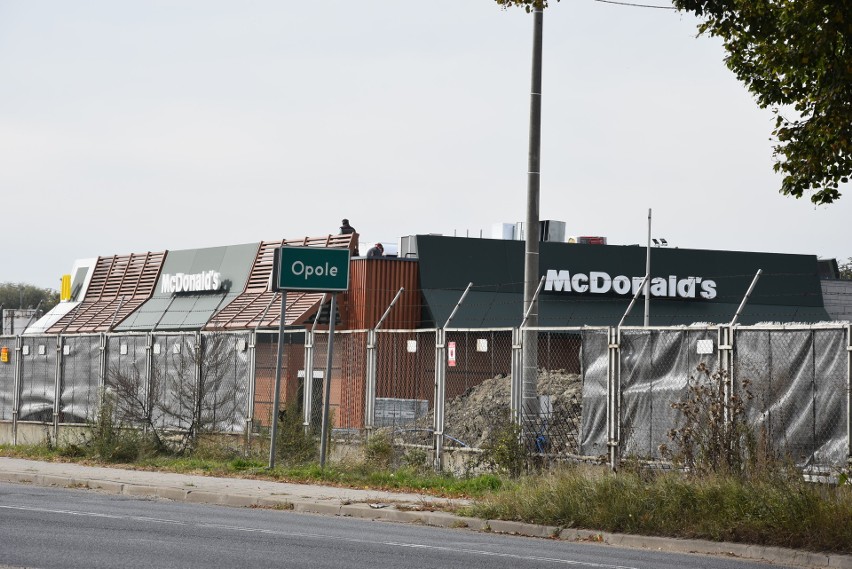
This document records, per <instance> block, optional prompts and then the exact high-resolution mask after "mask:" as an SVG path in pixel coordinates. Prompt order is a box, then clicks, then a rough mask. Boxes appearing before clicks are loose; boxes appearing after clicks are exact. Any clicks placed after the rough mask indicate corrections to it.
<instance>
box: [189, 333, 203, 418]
mask: <svg viewBox="0 0 852 569" xmlns="http://www.w3.org/2000/svg"><path fill="white" fill-rule="evenodd" d="M192 338H193V339H194V340H195V347H194V348H193V349H192V350H190V353H191V354H192V359H193V360H194V361H193V362H192V366H193V368H194V369H195V401H193V403H194V404H195V413H194V418H195V425H196V429H197V432H200V431H201V430H202V427H201V414H202V407H203V406H204V405H203V401H202V400H203V399H204V393H203V391H204V389H205V387H206V386H204V385H203V383H204V382H203V377H202V373H203V372H204V370H202V369H201V363H202V360H203V359H204V344H203V341H204V339H203V337H202V336H201V330H197V331H196V332H195V333H194V334H193V335H192Z"/></svg>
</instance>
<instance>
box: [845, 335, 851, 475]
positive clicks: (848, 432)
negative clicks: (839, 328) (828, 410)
mask: <svg viewBox="0 0 852 569" xmlns="http://www.w3.org/2000/svg"><path fill="white" fill-rule="evenodd" d="M846 462H847V464H848V465H849V466H850V467H852V324H847V325H846Z"/></svg>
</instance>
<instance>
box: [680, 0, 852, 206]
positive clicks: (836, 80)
mask: <svg viewBox="0 0 852 569" xmlns="http://www.w3.org/2000/svg"><path fill="white" fill-rule="evenodd" d="M673 2H674V5H675V7H676V8H677V9H679V10H683V11H687V12H691V13H693V14H695V15H696V16H698V17H699V18H700V19H701V20H702V23H701V24H700V25H699V33H702V34H709V35H711V36H716V37H719V38H721V39H722V41H723V43H724V47H725V50H726V51H727V56H726V58H725V61H726V63H727V65H728V67H729V68H730V69H731V70H732V71H733V72H734V73H735V74H736V76H737V78H738V79H740V80H741V81H742V82H743V83H745V85H746V87H747V88H748V89H749V91H751V92H752V94H754V96H755V97H756V99H757V103H758V104H759V105H760V106H761V107H762V108H771V109H772V110H773V112H774V113H775V117H776V121H775V130H774V131H773V133H772V134H773V136H774V141H775V143H776V144H775V147H774V156H775V159H776V163H775V166H774V168H775V171H776V172H781V173H782V175H783V180H782V182H781V190H780V191H781V193H783V194H785V195H792V196H795V197H796V198H801V197H803V196H804V195H806V194H810V200H811V201H812V202H813V203H815V204H829V203H832V202H834V201H835V200H836V199H838V198H839V197H840V195H841V194H840V191H839V190H840V186H841V184H846V183H848V181H849V178H850V176H852V51H850V48H852V0H673Z"/></svg>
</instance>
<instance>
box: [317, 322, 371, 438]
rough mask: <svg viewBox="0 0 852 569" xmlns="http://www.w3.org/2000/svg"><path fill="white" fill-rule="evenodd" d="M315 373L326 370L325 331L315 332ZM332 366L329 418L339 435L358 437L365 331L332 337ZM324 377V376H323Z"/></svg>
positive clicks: (361, 416)
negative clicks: (317, 370)
mask: <svg viewBox="0 0 852 569" xmlns="http://www.w3.org/2000/svg"><path fill="white" fill-rule="evenodd" d="M313 336H314V369H315V370H316V369H321V370H325V367H326V362H327V360H328V347H329V334H328V331H325V330H323V331H319V332H314V334H313ZM332 356H333V357H332V362H331V391H330V397H329V401H330V417H331V420H330V422H331V426H332V428H333V429H335V430H336V432H337V434H338V435H343V434H347V435H350V436H356V435H360V434H361V431H362V430H363V429H364V413H365V409H364V406H365V400H366V378H367V331H366V330H344V331H341V332H335V333H334V351H333V354H332ZM323 376H324V375H323Z"/></svg>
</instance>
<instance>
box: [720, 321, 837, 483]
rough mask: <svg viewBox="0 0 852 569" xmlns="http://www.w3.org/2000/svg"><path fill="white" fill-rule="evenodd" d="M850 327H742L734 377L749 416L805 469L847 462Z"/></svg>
mask: <svg viewBox="0 0 852 569" xmlns="http://www.w3.org/2000/svg"><path fill="white" fill-rule="evenodd" d="M847 333H848V331H847V330H846V329H843V328H838V329H818V328H810V327H809V328H800V329H791V328H790V327H785V328H778V327H776V328H758V327H752V328H748V329H743V328H738V329H736V331H735V341H734V345H735V346H736V349H735V350H734V369H733V378H734V385H735V386H737V388H739V389H741V390H742V392H741V396H743V397H745V398H746V402H745V411H746V414H745V421H746V422H747V424H748V425H750V426H751V427H753V428H754V429H755V431H756V433H757V434H758V435H759V436H760V437H761V439H762V441H763V442H765V443H766V444H768V445H769V447H770V448H771V449H772V450H773V452H774V453H775V454H777V455H779V456H780V457H782V458H784V459H789V460H791V461H792V462H794V463H795V464H796V465H797V466H798V467H800V468H803V469H806V470H815V471H824V470H828V469H831V468H832V467H837V466H838V465H842V464H843V463H844V462H845V461H846V458H847V453H848V438H847V437H848V433H847V424H848V423H847V422H848V416H849V415H848V414H849V408H848V396H847V395H848V391H847V390H848V381H849V378H848V358H849V355H848V353H847V352H846V347H847V345H848V337H847Z"/></svg>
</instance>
